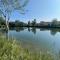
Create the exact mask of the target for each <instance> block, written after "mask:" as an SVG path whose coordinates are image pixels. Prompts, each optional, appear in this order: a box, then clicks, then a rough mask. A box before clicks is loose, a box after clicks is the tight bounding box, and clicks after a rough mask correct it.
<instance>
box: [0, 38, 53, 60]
mask: <svg viewBox="0 0 60 60" xmlns="http://www.w3.org/2000/svg"><path fill="white" fill-rule="evenodd" d="M0 60H54V56H53V55H52V54H50V53H42V52H41V53H40V52H39V53H36V52H35V53H33V52H31V51H29V50H28V49H26V48H23V47H22V46H21V44H19V43H18V41H16V40H7V39H5V38H0Z"/></svg>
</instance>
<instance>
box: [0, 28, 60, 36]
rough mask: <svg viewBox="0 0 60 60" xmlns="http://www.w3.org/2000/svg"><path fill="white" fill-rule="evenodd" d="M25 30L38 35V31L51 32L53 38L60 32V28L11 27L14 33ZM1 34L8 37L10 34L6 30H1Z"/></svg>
mask: <svg viewBox="0 0 60 60" xmlns="http://www.w3.org/2000/svg"><path fill="white" fill-rule="evenodd" d="M25 29H28V31H29V32H30V31H32V32H33V33H34V34H36V32H37V31H36V29H40V31H50V34H51V35H53V36H54V35H56V33H57V32H60V29H59V28H35V27H32V28H30V27H28V28H26V27H10V30H12V31H14V30H15V31H16V32H20V31H24V30H25ZM0 33H2V34H6V35H7V34H8V32H7V31H5V30H0Z"/></svg>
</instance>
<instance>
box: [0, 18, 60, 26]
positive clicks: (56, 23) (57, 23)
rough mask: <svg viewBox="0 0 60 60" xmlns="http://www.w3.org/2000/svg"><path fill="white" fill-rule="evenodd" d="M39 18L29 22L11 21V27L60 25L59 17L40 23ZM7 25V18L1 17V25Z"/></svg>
mask: <svg viewBox="0 0 60 60" xmlns="http://www.w3.org/2000/svg"><path fill="white" fill-rule="evenodd" d="M36 21H37V20H36V19H34V20H33V21H32V22H30V21H28V22H27V23H25V22H22V21H20V20H15V21H14V22H12V21H10V22H9V27H60V21H57V19H53V20H52V21H51V22H44V21H40V22H39V23H37V22H36ZM2 25H4V26H5V25H6V23H5V19H4V18H3V17H0V26H2Z"/></svg>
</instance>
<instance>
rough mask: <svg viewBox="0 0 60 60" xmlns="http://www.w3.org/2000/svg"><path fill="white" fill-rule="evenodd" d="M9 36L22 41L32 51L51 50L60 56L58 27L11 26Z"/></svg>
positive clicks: (59, 32)
mask: <svg viewBox="0 0 60 60" xmlns="http://www.w3.org/2000/svg"><path fill="white" fill-rule="evenodd" d="M8 33H9V37H10V38H14V39H16V40H18V41H19V42H21V44H22V46H23V47H24V48H29V49H30V50H32V51H37V52H39V51H42V52H46V51H48V52H51V53H54V54H55V55H59V56H60V29H57V28H49V29H47V28H26V27H21V28H11V29H10V30H9V32H8Z"/></svg>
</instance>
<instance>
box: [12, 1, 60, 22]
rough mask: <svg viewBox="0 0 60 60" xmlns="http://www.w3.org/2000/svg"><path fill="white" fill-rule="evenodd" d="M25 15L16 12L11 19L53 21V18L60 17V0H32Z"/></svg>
mask: <svg viewBox="0 0 60 60" xmlns="http://www.w3.org/2000/svg"><path fill="white" fill-rule="evenodd" d="M26 10H28V11H27V12H26V13H25V15H21V14H19V13H17V12H14V13H13V14H12V15H11V20H13V21H14V20H20V21H24V22H27V21H28V20H30V21H32V20H33V19H36V20H37V22H39V21H51V20H52V19H53V18H57V19H58V20H59V19H60V0H30V1H29V3H28V5H27V6H26Z"/></svg>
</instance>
